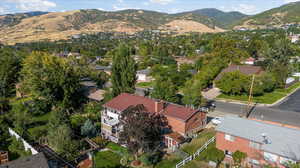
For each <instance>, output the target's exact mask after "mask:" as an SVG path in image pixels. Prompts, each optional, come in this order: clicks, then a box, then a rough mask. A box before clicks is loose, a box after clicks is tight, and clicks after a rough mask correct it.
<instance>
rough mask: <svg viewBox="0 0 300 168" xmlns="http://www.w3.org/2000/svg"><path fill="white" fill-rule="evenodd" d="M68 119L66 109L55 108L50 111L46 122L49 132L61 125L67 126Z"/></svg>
mask: <svg viewBox="0 0 300 168" xmlns="http://www.w3.org/2000/svg"><path fill="white" fill-rule="evenodd" d="M69 122H70V121H69V117H68V115H67V112H66V109H65V108H64V107H62V106H59V105H58V106H57V107H55V108H54V109H53V110H52V111H51V115H50V118H49V121H48V128H49V130H55V129H56V128H57V127H58V126H60V125H62V124H69Z"/></svg>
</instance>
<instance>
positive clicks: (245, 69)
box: [215, 65, 263, 80]
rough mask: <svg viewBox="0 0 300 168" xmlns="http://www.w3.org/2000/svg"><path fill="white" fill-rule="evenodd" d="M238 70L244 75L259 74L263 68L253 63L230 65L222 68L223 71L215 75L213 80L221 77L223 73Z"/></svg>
mask: <svg viewBox="0 0 300 168" xmlns="http://www.w3.org/2000/svg"><path fill="white" fill-rule="evenodd" d="M234 71H239V72H241V73H242V74H245V75H254V74H256V75H259V74H261V73H262V72H263V69H262V68H261V67H260V66H253V65H230V66H229V67H228V68H226V69H223V71H222V72H221V73H220V74H219V75H218V76H217V77H216V79H215V80H220V79H222V77H223V75H224V73H227V72H234Z"/></svg>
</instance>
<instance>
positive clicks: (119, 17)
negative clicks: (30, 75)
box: [0, 2, 300, 44]
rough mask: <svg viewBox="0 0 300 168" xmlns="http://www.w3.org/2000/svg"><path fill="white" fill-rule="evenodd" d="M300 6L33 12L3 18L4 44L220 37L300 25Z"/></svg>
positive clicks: (1, 38)
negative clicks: (93, 37)
mask: <svg viewBox="0 0 300 168" xmlns="http://www.w3.org/2000/svg"><path fill="white" fill-rule="evenodd" d="M299 11H300V2H296V3H290V4H287V5H284V6H281V7H279V8H275V9H271V10H269V11H266V12H263V13H261V14H258V15H253V16H248V15H245V14H242V13H240V12H223V11H220V10H217V9H213V8H211V9H200V10H195V11H189V12H182V13H177V14H167V13H162V12H155V11H147V10H134V9H128V10H122V11H113V12H112V11H101V10H96V9H89V10H76V11H68V12H29V13H19V14H8V15H1V16H0V43H1V42H2V43H6V44H15V43H23V42H31V41H37V40H60V39H68V38H70V37H72V35H76V34H83V33H95V32H126V33H135V32H138V31H142V30H154V29H160V30H161V31H175V32H177V33H187V32H199V33H206V32H210V33H217V32H223V31H226V30H230V29H232V28H235V29H236V28H240V27H246V28H264V27H267V26H269V25H276V26H280V25H282V24H286V23H299V22H300V12H299Z"/></svg>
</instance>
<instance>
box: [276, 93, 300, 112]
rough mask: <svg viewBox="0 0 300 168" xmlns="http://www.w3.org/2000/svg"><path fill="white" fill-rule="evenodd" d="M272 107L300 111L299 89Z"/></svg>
mask: <svg viewBox="0 0 300 168" xmlns="http://www.w3.org/2000/svg"><path fill="white" fill-rule="evenodd" d="M274 108H277V109H281V110H288V111H295V112H298V113H300V89H299V90H298V91H296V92H295V93H294V94H292V95H291V96H289V97H287V98H286V99H285V100H284V101H283V102H282V103H281V104H279V105H277V106H275V107H274Z"/></svg>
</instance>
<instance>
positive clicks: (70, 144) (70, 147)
mask: <svg viewBox="0 0 300 168" xmlns="http://www.w3.org/2000/svg"><path fill="white" fill-rule="evenodd" d="M47 138H48V142H49V145H50V146H51V147H52V148H53V149H54V150H55V151H56V152H57V153H59V154H61V155H62V156H64V157H65V158H67V159H68V160H73V159H74V158H75V156H76V155H77V153H76V150H77V147H78V144H77V142H76V141H74V140H73V139H72V130H71V129H70V128H69V127H68V126H67V125H60V126H58V127H57V128H56V129H54V130H50V131H49V134H48V137H47Z"/></svg>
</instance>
